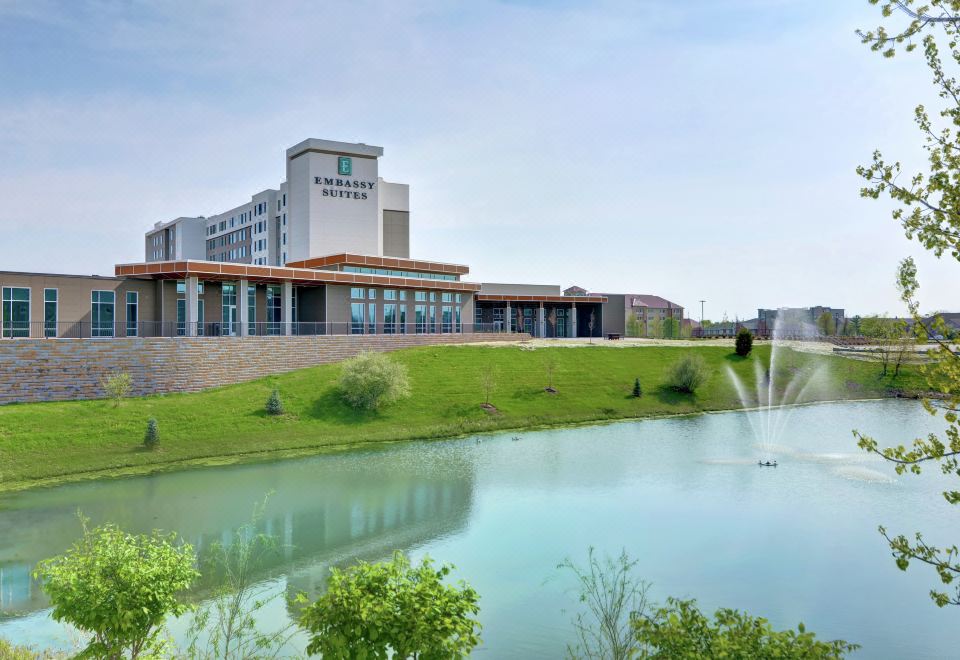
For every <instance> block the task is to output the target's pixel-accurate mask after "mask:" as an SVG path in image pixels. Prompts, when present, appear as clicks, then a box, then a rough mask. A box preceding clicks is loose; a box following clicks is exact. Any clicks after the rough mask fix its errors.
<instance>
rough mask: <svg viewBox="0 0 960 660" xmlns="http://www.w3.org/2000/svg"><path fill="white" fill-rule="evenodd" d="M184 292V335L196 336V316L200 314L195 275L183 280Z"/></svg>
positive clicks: (197, 283)
mask: <svg viewBox="0 0 960 660" xmlns="http://www.w3.org/2000/svg"><path fill="white" fill-rule="evenodd" d="M184 286H185V287H186V292H185V293H184V298H185V299H184V303H185V304H186V307H187V309H186V312H187V314H186V318H185V320H186V323H187V327H186V333H185V334H186V335H187V337H196V336H197V318H198V317H199V316H200V298H199V297H198V296H197V286H199V282H198V280H197V278H196V277H188V278H187V279H186V281H185V282H184Z"/></svg>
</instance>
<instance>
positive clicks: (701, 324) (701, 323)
mask: <svg viewBox="0 0 960 660" xmlns="http://www.w3.org/2000/svg"><path fill="white" fill-rule="evenodd" d="M705 302H707V301H706V300H701V301H700V336H701V337H703V335H704V332H703V303H705Z"/></svg>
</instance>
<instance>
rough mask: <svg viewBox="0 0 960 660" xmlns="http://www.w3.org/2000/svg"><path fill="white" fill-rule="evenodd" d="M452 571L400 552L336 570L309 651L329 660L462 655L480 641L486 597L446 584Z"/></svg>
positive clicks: (310, 616)
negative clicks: (481, 599) (480, 602)
mask: <svg viewBox="0 0 960 660" xmlns="http://www.w3.org/2000/svg"><path fill="white" fill-rule="evenodd" d="M451 569H452V566H449V565H443V566H441V567H440V568H434V566H433V562H432V561H431V560H430V559H429V558H426V559H424V560H423V562H422V563H421V564H420V565H419V566H411V565H410V561H409V560H408V559H407V558H406V557H405V556H404V555H403V554H402V553H400V552H397V553H395V554H394V556H393V560H392V561H389V562H383V563H379V564H368V563H366V562H360V563H359V564H357V565H356V566H354V567H352V568H350V569H347V570H346V571H341V570H339V569H337V568H332V569H330V582H329V584H328V588H327V592H326V593H325V594H324V595H323V596H321V597H320V598H319V599H318V600H317V601H316V602H315V603H314V604H313V605H311V606H310V607H308V608H307V609H306V610H305V611H304V613H303V618H302V620H301V624H302V625H303V627H304V628H306V629H307V631H308V632H309V633H310V641H309V644H308V645H307V653H308V654H310V655H317V654H322V655H323V657H324V658H328V659H339V658H343V659H344V660H346V659H348V658H387V657H388V654H389V651H390V650H392V651H393V657H394V658H409V657H411V656H413V657H414V658H459V657H462V656H465V655H468V654H469V653H470V651H471V650H472V649H473V648H474V647H475V646H476V645H477V644H479V643H480V637H479V630H480V623H479V622H478V621H477V620H476V619H475V618H474V617H475V616H476V614H477V613H478V612H479V611H480V608H479V607H478V606H477V600H478V598H479V596H478V595H477V592H476V591H474V590H473V589H472V588H471V587H470V586H468V585H467V584H465V583H463V582H460V583H458V584H455V585H452V584H445V583H444V579H445V578H446V577H447V576H448V575H449V574H450V571H451Z"/></svg>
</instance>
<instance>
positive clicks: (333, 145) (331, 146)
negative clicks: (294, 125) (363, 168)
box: [287, 138, 383, 160]
mask: <svg viewBox="0 0 960 660" xmlns="http://www.w3.org/2000/svg"><path fill="white" fill-rule="evenodd" d="M308 151H317V152H320V153H328V154H340V155H343V156H359V157H361V158H379V157H380V156H382V155H383V147H375V146H373V145H370V144H363V143H362V142H337V141H336V140H319V139H317V138H307V139H306V140H304V141H303V142H298V143H297V144H295V145H293V146H292V147H290V148H289V149H287V160H293V159H294V158H296V157H297V156H300V155H302V154H304V153H306V152H308Z"/></svg>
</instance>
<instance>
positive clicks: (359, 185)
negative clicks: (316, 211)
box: [313, 156, 377, 199]
mask: <svg viewBox="0 0 960 660" xmlns="http://www.w3.org/2000/svg"><path fill="white" fill-rule="evenodd" d="M337 174H338V175H339V176H338V177H336V178H332V177H325V176H315V177H313V183H314V185H317V186H323V189H322V191H321V194H322V195H323V196H324V197H342V198H346V199H367V191H371V192H372V191H373V189H374V186H376V185H377V182H376V181H359V180H357V179H343V178H340V177H341V176H353V160H352V159H351V158H348V157H346V156H340V157H339V158H338V159H337Z"/></svg>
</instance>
